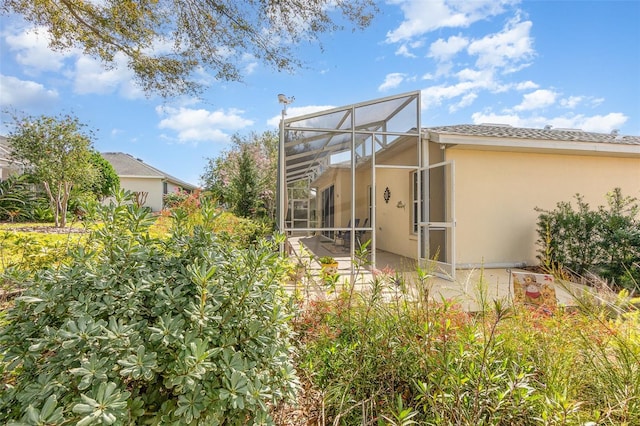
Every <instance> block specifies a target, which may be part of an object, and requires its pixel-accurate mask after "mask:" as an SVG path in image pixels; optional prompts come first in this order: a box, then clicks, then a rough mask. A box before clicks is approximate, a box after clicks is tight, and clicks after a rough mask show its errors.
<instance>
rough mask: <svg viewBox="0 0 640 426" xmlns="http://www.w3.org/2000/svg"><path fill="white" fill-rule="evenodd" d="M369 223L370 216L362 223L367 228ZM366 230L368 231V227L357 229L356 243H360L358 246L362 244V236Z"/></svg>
mask: <svg viewBox="0 0 640 426" xmlns="http://www.w3.org/2000/svg"><path fill="white" fill-rule="evenodd" d="M368 224H369V218H368V217H366V218H364V223H363V224H362V227H363V228H366V227H367V225H368ZM356 226H358V225H356ZM365 232H367V231H366V229H360V230H358V231H356V243H357V244H358V247H361V246H362V237H363V236H364V234H365Z"/></svg>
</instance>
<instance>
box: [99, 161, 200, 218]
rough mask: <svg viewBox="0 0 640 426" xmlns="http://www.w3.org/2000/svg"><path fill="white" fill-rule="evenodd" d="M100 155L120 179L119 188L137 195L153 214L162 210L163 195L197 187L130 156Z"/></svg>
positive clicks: (189, 190) (188, 190)
mask: <svg viewBox="0 0 640 426" xmlns="http://www.w3.org/2000/svg"><path fill="white" fill-rule="evenodd" d="M101 155H102V157H104V159H105V160H107V161H108V162H109V163H111V165H112V166H113V168H114V170H115V172H116V174H117V175H118V177H119V178H120V187H121V188H122V189H125V190H128V191H132V192H134V193H136V194H138V196H139V199H140V201H142V203H141V204H142V205H143V206H146V207H149V208H151V210H152V211H154V212H156V211H160V210H162V208H163V197H164V195H165V194H169V193H172V192H175V191H176V190H184V191H187V192H191V191H193V190H195V189H197V186H195V185H192V184H190V183H187V182H185V181H182V180H180V179H178V178H176V177H173V176H171V175H170V174H168V173H165V172H163V171H161V170H159V169H157V168H155V167H153V166H151V165H149V164H147V163H145V162H144V161H142V160H141V159H139V158H135V157H133V156H132V155H130V154H125V153H123V152H103V153H101Z"/></svg>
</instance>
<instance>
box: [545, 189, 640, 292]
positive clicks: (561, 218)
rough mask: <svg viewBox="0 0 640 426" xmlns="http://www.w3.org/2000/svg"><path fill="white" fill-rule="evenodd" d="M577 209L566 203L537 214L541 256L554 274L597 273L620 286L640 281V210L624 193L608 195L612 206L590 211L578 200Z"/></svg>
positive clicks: (618, 190) (631, 284) (614, 192)
mask: <svg viewBox="0 0 640 426" xmlns="http://www.w3.org/2000/svg"><path fill="white" fill-rule="evenodd" d="M575 198H576V205H577V209H574V207H573V206H572V205H571V203H569V202H566V201H562V202H559V203H558V204H557V205H556V209H555V210H543V209H536V210H537V211H538V212H539V213H540V214H539V217H538V223H537V232H538V245H539V247H540V248H539V250H538V252H539V256H538V258H539V259H540V261H541V263H542V265H543V266H544V267H545V268H547V269H548V270H549V271H559V270H562V268H568V269H569V270H571V271H573V272H574V273H576V274H578V275H587V273H593V274H596V275H598V276H600V277H602V278H604V279H606V280H609V281H611V282H615V284H616V285H618V286H620V287H626V288H629V289H632V288H635V283H637V282H638V280H640V268H638V265H640V216H639V213H640V207H639V206H638V200H636V199H634V198H631V197H624V196H623V195H622V193H621V190H620V189H619V188H616V189H614V190H613V191H612V192H611V193H609V194H607V207H604V206H600V207H598V209H597V210H593V209H591V208H590V206H589V204H587V203H585V202H584V200H583V198H582V197H581V196H580V195H576V197H575Z"/></svg>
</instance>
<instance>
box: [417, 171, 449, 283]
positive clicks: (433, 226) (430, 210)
mask: <svg viewBox="0 0 640 426" xmlns="http://www.w3.org/2000/svg"><path fill="white" fill-rule="evenodd" d="M421 176H422V179H421V184H422V185H421V187H422V188H421V189H422V194H424V196H425V197H424V200H423V203H422V215H421V216H422V219H423V220H421V221H420V236H421V244H419V250H420V260H421V264H423V265H425V266H426V267H427V270H429V271H430V272H431V273H432V274H434V275H437V276H439V277H442V278H446V279H448V280H454V279H455V274H456V262H455V226H456V222H455V205H454V204H455V203H454V201H455V197H454V164H453V162H452V161H446V162H442V163H437V164H433V165H431V166H429V167H427V168H424V169H421Z"/></svg>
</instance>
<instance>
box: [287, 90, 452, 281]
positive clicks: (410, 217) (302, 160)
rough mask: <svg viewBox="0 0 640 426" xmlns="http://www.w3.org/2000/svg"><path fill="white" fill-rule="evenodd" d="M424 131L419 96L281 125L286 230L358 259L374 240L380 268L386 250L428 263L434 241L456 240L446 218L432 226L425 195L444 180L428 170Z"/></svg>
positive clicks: (373, 102)
mask: <svg viewBox="0 0 640 426" xmlns="http://www.w3.org/2000/svg"><path fill="white" fill-rule="evenodd" d="M283 117H284V114H283ZM420 125H421V124H420V92H419V91H416V92H410V93H405V94H401V95H396V96H389V97H385V98H380V99H376V100H371V101H366V102H361V103H357V104H353V105H348V106H343V107H338V108H334V109H330V110H327V111H322V112H318V113H314V114H309V115H304V116H298V117H290V118H286V119H284V120H282V123H281V134H280V166H281V167H280V168H279V179H278V181H279V185H278V190H279V213H278V215H279V227H280V229H281V230H283V231H284V233H285V234H286V235H289V236H294V235H314V236H317V237H318V238H320V239H321V240H322V241H323V242H324V243H326V244H329V245H335V246H342V247H343V250H344V251H345V252H348V253H349V255H350V257H351V258H352V259H353V258H354V253H355V250H357V249H358V248H359V247H360V246H361V245H362V244H363V243H365V241H370V243H369V244H370V245H369V246H368V249H369V252H370V255H371V258H370V261H371V263H372V264H373V266H374V267H375V265H376V253H377V252H378V250H379V249H383V250H385V251H388V252H391V253H397V254H398V255H401V256H406V257H409V258H412V259H418V260H420V259H425V258H429V257H430V250H429V239H430V238H431V239H435V240H443V241H444V240H446V239H448V238H450V235H449V231H450V228H449V227H448V225H447V224H446V218H444V217H443V218H442V220H441V222H442V224H443V225H442V226H434V225H435V224H436V222H433V221H429V218H428V216H429V215H430V214H429V205H428V199H429V197H425V196H420V195H419V194H423V193H424V192H425V191H426V190H428V188H429V185H430V184H434V183H436V182H440V183H442V180H443V179H442V178H441V179H434V178H433V177H430V176H432V175H433V173H430V172H427V170H428V169H427V165H429V152H428V151H429V149H428V146H427V143H426V141H425V142H423V140H422V138H421V134H420V131H419V129H420V128H421V127H420ZM282 165H284V166H282ZM432 181H433V182H432ZM437 192H438V193H442V192H443V191H437ZM432 210H433V209H432ZM437 223H440V222H437ZM400 230H401V231H400ZM405 231H406V232H405ZM401 233H402V234H403V235H404V234H405V233H406V237H404V236H403V235H399V234H401ZM439 233H442V235H440V236H439V235H438V234H439ZM439 247H440V246H439ZM447 269H448V271H447V273H450V274H451V275H453V268H447Z"/></svg>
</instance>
